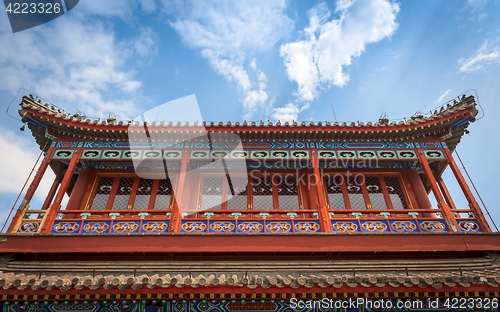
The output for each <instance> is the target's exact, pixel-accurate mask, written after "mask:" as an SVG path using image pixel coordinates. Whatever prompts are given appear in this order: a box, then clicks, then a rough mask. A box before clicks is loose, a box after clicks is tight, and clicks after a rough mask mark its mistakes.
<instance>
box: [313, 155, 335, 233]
mask: <svg viewBox="0 0 500 312" xmlns="http://www.w3.org/2000/svg"><path fill="white" fill-rule="evenodd" d="M309 153H310V155H311V163H312V167H313V173H314V177H315V182H316V183H315V185H314V186H312V187H314V188H315V189H316V194H317V196H318V203H319V211H318V215H319V223H320V226H321V232H332V223H331V222H330V214H329V212H328V206H327V204H326V200H325V194H324V191H323V180H322V179H321V174H320V171H319V160H318V151H317V150H316V149H311V150H310V151H309ZM308 187H311V185H308Z"/></svg>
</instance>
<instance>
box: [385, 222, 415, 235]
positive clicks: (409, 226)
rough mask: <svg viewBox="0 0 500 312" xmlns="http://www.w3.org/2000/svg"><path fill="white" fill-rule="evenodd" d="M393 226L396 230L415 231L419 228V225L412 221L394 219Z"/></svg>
mask: <svg viewBox="0 0 500 312" xmlns="http://www.w3.org/2000/svg"><path fill="white" fill-rule="evenodd" d="M391 228H392V229H393V230H394V231H396V232H413V231H415V230H416V229H417V225H416V224H415V223H414V222H412V221H394V222H392V223H391Z"/></svg>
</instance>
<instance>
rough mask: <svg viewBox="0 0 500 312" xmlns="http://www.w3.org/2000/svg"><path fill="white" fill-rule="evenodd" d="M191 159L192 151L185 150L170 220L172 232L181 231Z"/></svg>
mask: <svg viewBox="0 0 500 312" xmlns="http://www.w3.org/2000/svg"><path fill="white" fill-rule="evenodd" d="M190 157H191V149H184V150H183V151H182V156H181V170H180V172H179V179H178V181H177V190H176V191H175V192H174V201H173V207H172V216H171V218H170V232H172V233H179V232H180V231H181V222H182V215H181V213H182V212H181V208H182V205H183V203H182V197H183V194H184V184H185V182H186V175H187V166H188V163H189V158H190Z"/></svg>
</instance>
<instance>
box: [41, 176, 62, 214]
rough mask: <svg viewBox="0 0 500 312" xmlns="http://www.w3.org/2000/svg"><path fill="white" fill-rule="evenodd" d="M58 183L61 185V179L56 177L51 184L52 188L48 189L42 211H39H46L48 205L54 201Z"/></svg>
mask: <svg viewBox="0 0 500 312" xmlns="http://www.w3.org/2000/svg"><path fill="white" fill-rule="evenodd" d="M59 183H61V177H60V176H57V175H56V177H55V178H54V182H52V186H51V187H50V190H49V194H47V197H46V198H45V201H44V202H43V205H42V209H41V210H47V208H49V206H50V203H51V202H52V200H53V199H54V196H55V195H56V191H57V188H58V187H59Z"/></svg>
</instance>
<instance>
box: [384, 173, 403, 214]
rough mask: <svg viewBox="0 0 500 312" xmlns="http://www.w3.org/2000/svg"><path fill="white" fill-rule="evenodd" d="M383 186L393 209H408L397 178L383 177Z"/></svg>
mask: <svg viewBox="0 0 500 312" xmlns="http://www.w3.org/2000/svg"><path fill="white" fill-rule="evenodd" d="M385 184H386V186H387V192H388V193H389V197H390V198H391V202H392V206H393V207H394V209H406V208H408V203H407V202H406V198H405V196H404V193H403V189H402V188H401V183H400V182H399V179H398V178H397V177H385Z"/></svg>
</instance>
